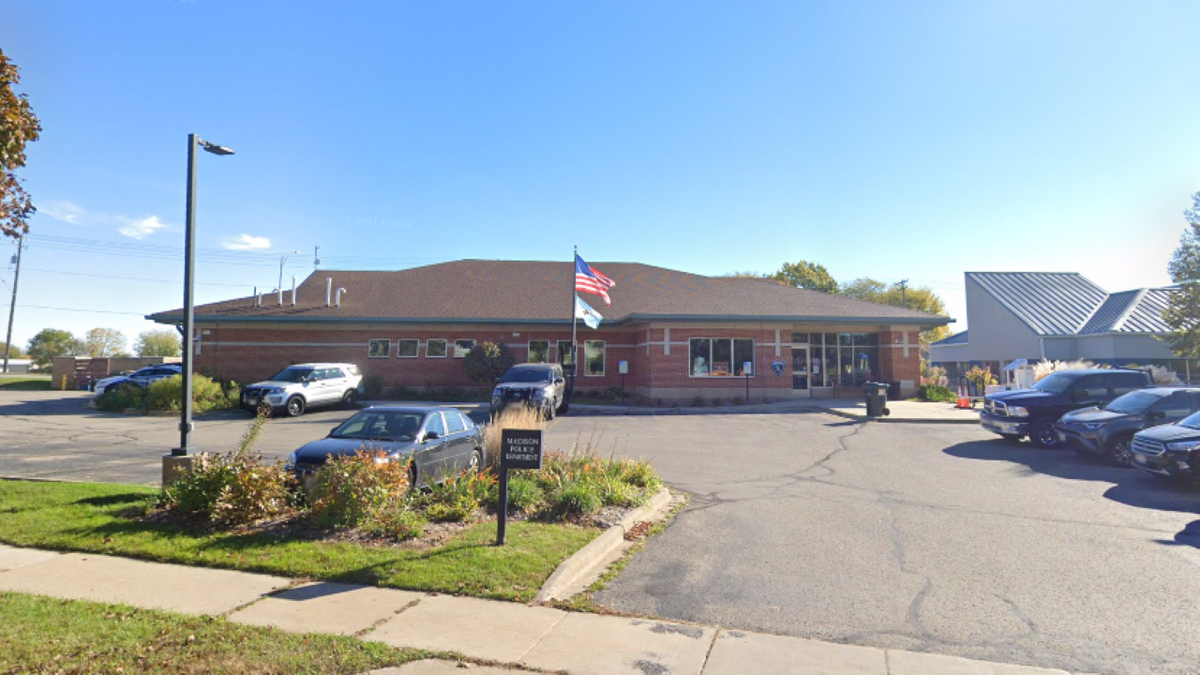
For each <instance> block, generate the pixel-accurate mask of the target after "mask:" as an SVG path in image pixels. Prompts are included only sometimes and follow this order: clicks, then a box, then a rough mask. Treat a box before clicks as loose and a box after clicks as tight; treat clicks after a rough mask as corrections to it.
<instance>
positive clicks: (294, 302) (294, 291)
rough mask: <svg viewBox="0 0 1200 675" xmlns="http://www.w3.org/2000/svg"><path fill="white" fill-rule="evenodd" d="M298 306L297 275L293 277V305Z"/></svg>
mask: <svg viewBox="0 0 1200 675" xmlns="http://www.w3.org/2000/svg"><path fill="white" fill-rule="evenodd" d="M295 306H296V277H294V276H293V277H292V307H295Z"/></svg>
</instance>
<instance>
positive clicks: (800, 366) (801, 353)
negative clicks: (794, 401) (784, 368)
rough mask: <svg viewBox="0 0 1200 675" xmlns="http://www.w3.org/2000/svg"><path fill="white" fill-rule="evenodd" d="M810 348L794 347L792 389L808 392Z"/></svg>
mask: <svg viewBox="0 0 1200 675" xmlns="http://www.w3.org/2000/svg"><path fill="white" fill-rule="evenodd" d="M808 385H809V382H808V347H797V346H795V345H793V346H792V389H793V390H794V391H808Z"/></svg>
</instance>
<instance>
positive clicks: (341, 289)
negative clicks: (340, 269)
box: [334, 288, 346, 307]
mask: <svg viewBox="0 0 1200 675" xmlns="http://www.w3.org/2000/svg"><path fill="white" fill-rule="evenodd" d="M345 292H346V289H344V288H339V289H338V290H337V299H336V300H334V303H335V304H337V306H338V307H341V306H342V293H345Z"/></svg>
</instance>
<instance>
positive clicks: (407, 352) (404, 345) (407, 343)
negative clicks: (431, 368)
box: [396, 338, 421, 359]
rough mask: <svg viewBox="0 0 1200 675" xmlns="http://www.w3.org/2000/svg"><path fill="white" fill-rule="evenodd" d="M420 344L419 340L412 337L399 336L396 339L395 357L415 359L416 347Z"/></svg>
mask: <svg viewBox="0 0 1200 675" xmlns="http://www.w3.org/2000/svg"><path fill="white" fill-rule="evenodd" d="M420 344H421V341H420V340H417V339H414V338H399V339H398V340H396V358H398V359H415V358H417V347H419V346H420Z"/></svg>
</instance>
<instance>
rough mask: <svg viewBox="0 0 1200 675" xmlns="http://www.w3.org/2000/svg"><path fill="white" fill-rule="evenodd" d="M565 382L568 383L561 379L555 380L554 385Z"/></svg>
mask: <svg viewBox="0 0 1200 675" xmlns="http://www.w3.org/2000/svg"><path fill="white" fill-rule="evenodd" d="M563 382H566V380H564V379H563V378H561V377H556V378H554V384H562V383H563Z"/></svg>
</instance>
